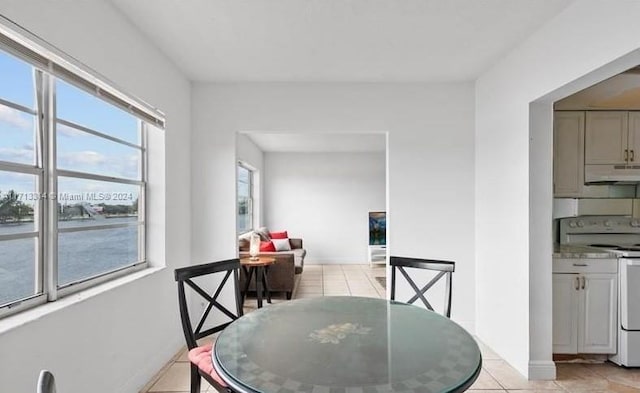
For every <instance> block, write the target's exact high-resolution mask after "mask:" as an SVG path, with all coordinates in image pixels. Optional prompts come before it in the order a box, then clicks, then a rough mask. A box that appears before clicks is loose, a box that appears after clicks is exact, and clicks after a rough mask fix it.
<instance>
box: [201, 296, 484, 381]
mask: <svg viewBox="0 0 640 393" xmlns="http://www.w3.org/2000/svg"><path fill="white" fill-rule="evenodd" d="M212 357H213V364H214V367H215V368H216V371H217V372H218V373H219V374H220V376H221V377H222V379H223V380H225V381H226V382H227V383H228V384H229V386H230V387H231V388H232V389H233V390H234V391H237V392H265V393H271V392H280V393H287V392H310V393H317V392H326V393H351V392H354V393H355V392H359V393H369V392H372V393H373V392H462V391H465V390H466V389H468V388H469V386H471V384H472V383H473V382H474V381H475V380H476V378H477V377H478V375H479V373H480V369H481V366H482V357H481V355H480V350H479V348H478V345H477V343H476V342H475V340H474V339H473V337H471V335H470V334H469V333H468V332H467V331H466V330H464V329H463V328H462V327H460V326H459V325H457V324H456V323H455V322H453V321H451V320H450V319H448V318H445V317H443V316H442V315H440V314H438V313H435V312H432V311H428V310H426V309H424V308H421V307H417V306H413V305H408V304H405V303H400V302H395V301H388V300H384V299H374V298H364V297H340V296H335V297H319V298H311V299H300V300H294V301H290V302H285V303H280V304H277V305H272V306H269V307H266V308H262V309H259V310H256V311H253V312H250V313H248V314H246V315H244V316H243V317H242V318H240V319H238V320H236V321H234V322H233V323H232V324H230V325H229V326H228V327H227V328H226V329H225V330H224V331H223V332H222V333H221V334H220V335H219V336H218V339H217V340H216V343H215V347H214V351H213V352H212Z"/></svg>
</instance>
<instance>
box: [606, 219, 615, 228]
mask: <svg viewBox="0 0 640 393" xmlns="http://www.w3.org/2000/svg"><path fill="white" fill-rule="evenodd" d="M611 224H613V223H612V222H611V221H610V220H607V221H605V222H604V226H605V227H610V226H611Z"/></svg>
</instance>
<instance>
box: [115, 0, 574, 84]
mask: <svg viewBox="0 0 640 393" xmlns="http://www.w3.org/2000/svg"><path fill="white" fill-rule="evenodd" d="M111 1H112V2H113V3H114V4H115V5H116V6H117V7H118V8H119V9H120V10H121V11H122V12H123V14H124V15H125V16H127V17H128V18H129V19H130V20H131V21H132V23H133V24H135V25H136V26H138V28H139V29H140V30H141V31H142V32H143V33H144V34H146V35H147V36H148V37H149V38H150V39H151V41H153V42H154V43H155V44H156V45H157V46H158V47H159V48H160V49H161V50H162V51H163V52H164V53H165V54H166V55H167V56H168V57H169V58H171V59H172V61H173V62H174V63H175V64H177V65H178V67H180V68H181V69H182V71H183V72H184V73H185V74H186V75H187V76H188V78H189V79H191V80H194V81H370V82H379V81H383V82H391V81H407V82H411V81H425V82H443V81H459V80H474V79H475V78H476V77H477V76H478V75H480V74H481V73H482V72H483V71H484V70H486V69H487V68H488V67H489V66H490V65H491V64H492V63H494V62H495V61H496V60H497V59H499V58H500V57H502V56H504V55H505V53H507V52H508V51H509V50H510V49H511V48H513V47H514V46H515V45H516V44H517V43H518V42H519V41H522V40H523V39H525V38H526V37H527V36H529V35H530V34H531V33H533V32H534V31H535V30H536V29H538V28H539V27H540V26H542V25H543V24H544V23H545V22H547V21H548V20H549V19H550V18H552V17H553V16H554V15H555V14H557V13H559V12H560V11H561V10H562V9H564V8H565V7H566V6H567V5H568V4H569V3H571V2H572V0H135V1H131V0H111Z"/></svg>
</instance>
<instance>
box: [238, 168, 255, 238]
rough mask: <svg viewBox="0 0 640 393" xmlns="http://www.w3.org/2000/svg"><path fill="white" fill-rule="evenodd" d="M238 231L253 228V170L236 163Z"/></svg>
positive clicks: (242, 231)
mask: <svg viewBox="0 0 640 393" xmlns="http://www.w3.org/2000/svg"><path fill="white" fill-rule="evenodd" d="M237 192H238V204H237V206H238V214H237V221H238V223H237V227H238V233H244V232H247V231H250V230H251V229H253V224H254V223H253V171H252V170H251V169H249V168H248V167H247V166H246V165H245V164H242V163H238V185H237Z"/></svg>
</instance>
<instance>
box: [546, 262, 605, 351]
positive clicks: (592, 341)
mask: <svg viewBox="0 0 640 393" xmlns="http://www.w3.org/2000/svg"><path fill="white" fill-rule="evenodd" d="M617 291H618V279H617V274H615V273H613V272H610V273H609V272H608V273H579V272H575V271H573V272H567V273H554V274H553V353H559V354H575V353H605V354H614V353H616V350H617V329H616V323H617Z"/></svg>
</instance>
